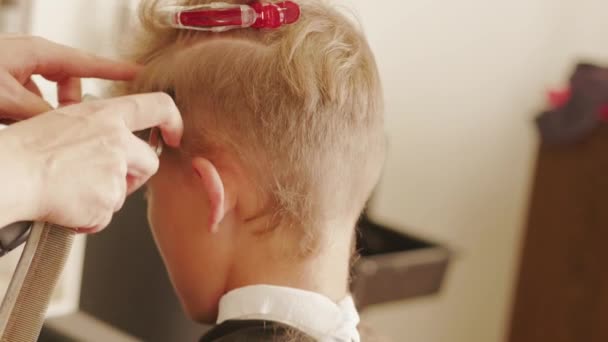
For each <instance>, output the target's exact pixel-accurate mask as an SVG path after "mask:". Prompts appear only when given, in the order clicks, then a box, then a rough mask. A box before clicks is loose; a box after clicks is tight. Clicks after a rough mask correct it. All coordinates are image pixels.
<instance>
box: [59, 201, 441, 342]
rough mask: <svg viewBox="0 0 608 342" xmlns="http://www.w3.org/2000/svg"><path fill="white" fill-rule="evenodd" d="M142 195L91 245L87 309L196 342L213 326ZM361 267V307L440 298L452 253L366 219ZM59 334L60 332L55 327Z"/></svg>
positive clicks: (142, 332) (141, 332)
mask: <svg viewBox="0 0 608 342" xmlns="http://www.w3.org/2000/svg"><path fill="white" fill-rule="evenodd" d="M145 212H146V210H145V201H144V200H143V197H142V195H141V193H137V194H135V195H134V196H132V197H131V198H130V199H129V200H128V201H127V203H126V206H125V208H124V209H123V210H122V211H121V212H120V213H118V214H117V215H116V216H115V218H114V221H113V222H112V224H111V226H110V227H109V229H107V230H105V231H104V232H102V233H101V234H99V235H95V236H91V237H89V239H88V242H87V250H86V258H85V265H84V273H83V284H82V294H81V308H82V310H83V311H84V312H86V313H88V314H90V315H91V316H93V317H95V318H97V319H99V320H101V321H105V322H107V323H109V324H110V325H112V326H114V327H115V328H117V329H119V330H122V331H124V332H126V333H128V334H130V335H133V336H135V337H138V338H141V339H143V340H145V341H151V342H155V341H159V342H160V341H196V340H197V339H198V338H199V337H200V336H201V335H202V334H203V333H204V331H205V330H207V327H204V326H200V325H197V324H195V323H192V322H190V321H189V320H188V319H187V318H186V317H185V315H184V314H183V313H182V310H181V307H180V305H179V302H178V300H177V298H176V296H175V294H174V293H173V288H172V286H171V284H170V282H169V279H168V276H167V275H166V273H165V269H164V266H163V264H162V260H161V259H160V256H159V254H158V252H157V250H156V246H155V245H154V241H153V239H152V237H151V234H150V232H149V229H148V225H147V223H146V214H145ZM359 226H360V231H361V234H360V238H359V251H360V253H361V255H362V258H361V259H360V260H359V261H358V262H357V263H356V265H355V267H354V276H353V293H354V295H355V297H356V301H357V302H358V305H359V307H361V308H365V307H367V306H369V305H372V304H377V303H383V302H387V301H396V300H403V299H407V298H412V297H416V296H421V295H429V294H433V293H436V292H437V291H438V290H439V288H440V286H441V283H442V281H443V275H444V274H445V271H446V268H447V265H448V260H449V256H450V255H449V253H448V251H447V250H446V249H444V248H441V247H439V246H437V245H435V244H432V243H428V242H425V241H422V240H419V239H416V238H413V237H410V236H407V235H405V234H401V233H397V232H395V231H393V230H392V229H390V228H388V227H383V226H381V225H378V224H376V223H373V222H371V221H370V220H369V219H367V217H364V218H363V219H362V221H361V222H360V225H359ZM54 333H57V329H55V330H54Z"/></svg>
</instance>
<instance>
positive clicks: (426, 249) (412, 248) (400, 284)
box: [351, 216, 451, 310]
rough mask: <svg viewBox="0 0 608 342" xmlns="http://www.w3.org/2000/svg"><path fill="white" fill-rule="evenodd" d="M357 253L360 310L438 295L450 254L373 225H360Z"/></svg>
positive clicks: (356, 286)
mask: <svg viewBox="0 0 608 342" xmlns="http://www.w3.org/2000/svg"><path fill="white" fill-rule="evenodd" d="M358 228H359V234H358V239H357V240H358V241H357V246H358V251H359V254H360V255H361V258H360V259H359V260H358V261H357V262H356V263H355V265H354V267H353V272H352V273H353V281H352V283H351V291H352V293H353V296H354V297H355V300H356V302H357V306H358V307H359V309H360V310H361V309H365V308H366V307H368V306H370V305H374V304H381V303H386V302H394V301H401V300H405V299H409V298H414V297H420V296H425V295H431V294H435V293H437V292H438V291H439V290H440V289H441V285H442V283H443V279H444V276H445V273H446V270H447V268H448V264H449V261H450V257H451V253H450V251H449V250H448V249H446V248H444V247H441V246H439V245H436V244H433V243H430V242H427V241H423V240H420V239H418V238H415V237H413V236H409V235H407V234H404V233H400V232H399V231H398V230H396V229H394V228H389V227H386V226H383V225H380V224H378V223H375V222H373V221H372V220H370V219H369V218H368V217H367V216H364V217H363V219H362V220H361V222H360V223H359V227H358Z"/></svg>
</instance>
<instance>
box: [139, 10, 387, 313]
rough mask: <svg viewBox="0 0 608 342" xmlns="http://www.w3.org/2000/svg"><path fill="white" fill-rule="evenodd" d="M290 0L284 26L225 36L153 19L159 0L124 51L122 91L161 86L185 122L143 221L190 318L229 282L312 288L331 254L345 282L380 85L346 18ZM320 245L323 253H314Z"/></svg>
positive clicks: (376, 137)
mask: <svg viewBox="0 0 608 342" xmlns="http://www.w3.org/2000/svg"><path fill="white" fill-rule="evenodd" d="M209 2H212V1H196V0H192V1H181V2H180V4H183V5H197V4H203V3H209ZM227 2H229V3H248V1H242V0H241V1H238V0H235V1H227ZM298 3H299V5H300V6H301V11H302V15H301V18H300V20H299V21H298V22H297V23H295V24H293V25H289V26H286V27H283V28H281V29H277V30H256V29H240V30H234V31H230V32H225V33H207V32H197V31H187V30H181V31H179V30H176V29H172V28H166V27H162V26H158V25H157V24H156V23H157V22H158V21H157V20H156V17H155V13H156V11H157V10H158V8H160V7H161V6H163V5H166V4H167V2H163V1H154V0H144V1H143V4H142V5H141V8H140V15H141V19H142V23H143V25H142V26H143V30H142V33H141V35H139V36H137V41H136V44H135V45H134V47H133V50H132V51H131V52H132V54H133V56H134V59H135V60H136V61H138V62H139V63H142V64H144V65H145V69H144V71H143V72H142V73H141V75H140V76H139V78H138V79H137V80H136V81H135V82H133V83H131V84H129V85H128V90H127V92H129V93H140V92H151V91H165V92H168V93H170V94H171V95H172V96H173V97H174V99H175V101H176V103H177V105H178V107H179V108H180V110H181V113H182V116H183V119H184V126H185V132H184V137H183V140H182V145H181V147H180V149H179V150H171V149H168V150H165V152H164V154H163V156H162V157H161V166H160V170H159V173H158V174H157V175H156V176H155V177H154V178H153V179H152V180H151V182H150V184H149V192H150V193H149V201H150V203H149V218H150V222H151V225H152V228H153V231H154V234H155V237H156V240H157V243H158V245H159V248H160V250H161V253H162V255H163V258H164V260H165V263H166V265H167V268H168V270H169V273H170V275H171V278H172V280H173V282H174V285H175V287H176V289H177V292H178V294H179V296H180V298H181V300H182V302H183V304H184V305H185V307H186V309H187V311H188V312H189V313H190V315H191V316H193V317H194V318H195V319H198V320H202V321H208V320H210V319H212V318H213V317H214V315H215V314H216V310H217V302H218V300H219V298H220V297H221V296H222V295H223V294H224V293H225V292H226V291H228V290H230V289H231V288H232V287H235V286H243V285H249V284H250V283H256V282H263V283H266V284H268V283H271V284H276V285H288V286H296V287H309V288H310V289H313V290H315V289H316V287H317V286H318V287H319V290H321V289H320V287H321V285H318V284H314V281H313V280H310V279H312V278H314V277H309V275H311V274H312V273H314V272H317V271H318V272H320V269H322V268H323V267H325V265H330V264H331V265H333V266H336V265H340V266H339V267H338V268H340V271H336V272H335V273H336V274H337V275H338V276H339V277H340V278H344V282H346V277H347V272H348V271H347V268H348V257H349V255H348V254H349V253H350V245H351V243H352V241H351V240H352V236H353V228H354V226H355V224H356V221H357V219H358V217H359V215H360V213H361V212H362V210H363V208H364V206H365V203H366V201H367V199H368V198H369V196H370V194H371V191H372V189H373V187H374V186H375V184H376V182H377V180H378V177H379V173H380V170H381V167H382V164H383V160H384V139H385V138H384V133H383V115H382V110H383V108H382V94H381V85H380V81H379V77H378V72H377V68H376V64H375V61H374V57H373V55H372V52H371V51H370V48H369V46H368V43H367V41H366V39H365V37H364V36H363V34H362V33H361V32H360V31H359V30H358V29H357V28H356V27H355V25H354V24H353V23H352V22H351V21H349V20H348V19H346V17H344V16H343V15H342V14H340V13H339V12H338V11H337V10H336V9H334V8H333V7H331V6H330V5H328V4H327V3H326V2H325V1H321V0H301V1H299V2H298ZM171 4H175V1H172V2H171ZM326 251H327V252H329V253H330V254H331V255H332V261H330V262H321V260H320V259H319V256H321V255H328V254H327V253H326ZM305 265H306V266H305ZM302 267H303V268H302ZM305 269H307V270H305ZM313 270H314V272H313ZM308 272H312V273H311V274H308ZM308 283H310V284H308ZM340 286H343V285H340ZM344 290H345V289H344Z"/></svg>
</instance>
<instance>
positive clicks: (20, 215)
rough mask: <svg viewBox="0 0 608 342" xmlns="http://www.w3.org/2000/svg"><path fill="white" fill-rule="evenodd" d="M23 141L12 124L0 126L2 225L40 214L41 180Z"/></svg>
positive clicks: (31, 218)
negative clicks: (8, 126) (15, 132)
mask: <svg viewBox="0 0 608 342" xmlns="http://www.w3.org/2000/svg"><path fill="white" fill-rule="evenodd" d="M21 145H22V144H21V142H20V137H19V136H15V134H14V133H13V132H12V130H11V128H7V129H3V130H0V228H2V227H4V226H6V225H8V224H11V223H14V222H18V221H31V220H35V219H36V218H37V217H36V207H37V204H36V203H38V202H39V201H38V200H37V198H38V197H39V194H37V193H36V191H35V188H36V187H37V186H38V184H39V181H38V179H36V178H35V177H34V175H35V170H33V168H32V165H29V164H31V163H30V162H29V160H30V159H31V158H29V156H28V153H27V151H23V150H22V148H21Z"/></svg>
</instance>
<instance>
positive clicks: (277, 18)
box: [159, 1, 300, 32]
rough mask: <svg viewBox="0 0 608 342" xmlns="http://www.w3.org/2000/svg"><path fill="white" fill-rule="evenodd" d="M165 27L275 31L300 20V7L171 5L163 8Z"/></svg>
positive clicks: (283, 3)
mask: <svg viewBox="0 0 608 342" xmlns="http://www.w3.org/2000/svg"><path fill="white" fill-rule="evenodd" d="M159 18H160V20H161V21H162V23H163V24H166V25H168V26H170V27H174V28H178V29H190V30H199V31H212V32H223V31H228V30H232V29H237V28H247V27H253V28H260V29H264V28H266V29H275V28H279V27H281V26H283V25H289V24H293V23H295V22H296V21H298V19H299V18H300V6H299V5H298V4H296V3H295V2H292V1H281V2H262V1H255V2H252V3H250V4H249V5H234V4H227V3H223V2H213V3H210V4H206V5H199V6H170V7H165V8H163V9H161V11H160V13H159Z"/></svg>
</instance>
